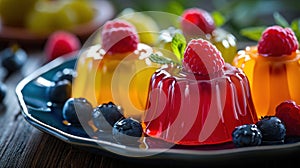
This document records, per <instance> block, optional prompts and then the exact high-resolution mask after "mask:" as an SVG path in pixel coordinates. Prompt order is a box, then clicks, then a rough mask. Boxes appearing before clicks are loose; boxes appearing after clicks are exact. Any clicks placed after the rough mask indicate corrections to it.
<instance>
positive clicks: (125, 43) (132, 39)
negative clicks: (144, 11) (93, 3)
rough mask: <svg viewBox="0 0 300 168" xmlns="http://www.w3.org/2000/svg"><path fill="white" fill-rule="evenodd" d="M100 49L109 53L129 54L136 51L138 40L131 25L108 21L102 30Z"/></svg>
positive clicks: (124, 22) (119, 21)
mask: <svg viewBox="0 0 300 168" xmlns="http://www.w3.org/2000/svg"><path fill="white" fill-rule="evenodd" d="M101 38H102V48H103V49H104V50H105V51H106V52H110V53H124V52H131V51H134V50H136V49H137V45H138V43H139V38H138V35H137V32H136V29H135V27H134V26H133V25H131V24H130V23H128V22H126V21H121V20H117V21H108V22H106V23H105V24H104V26H103V30H102V37H101Z"/></svg>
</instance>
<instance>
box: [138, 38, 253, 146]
mask: <svg viewBox="0 0 300 168" xmlns="http://www.w3.org/2000/svg"><path fill="white" fill-rule="evenodd" d="M182 64H183V66H182V67H179V66H175V65H165V66H163V67H162V68H161V69H159V70H157V71H156V72H155V73H154V74H153V75H152V78H151V81H150V89H149V96H148V104H147V110H146V111H145V115H144V117H143V122H142V125H143V130H144V132H145V133H146V134H147V135H149V136H151V137H156V138H160V139H163V140H165V141H168V142H172V143H175V144H182V145H207V144H219V143H225V142H230V141H231V140H232V137H231V133H232V131H233V130H234V128H235V127H236V126H239V125H241V124H250V123H255V122H257V120H258V119H257V115H256V112H255V108H254V105H253V102H252V97H251V92H250V88H249V82H248V79H247V77H246V75H245V74H244V73H243V72H242V71H241V70H240V69H238V68H236V67H233V66H231V65H230V64H228V63H225V62H224V60H223V58H222V56H221V53H220V52H219V50H217V48H216V47H215V46H214V45H212V44H211V43H210V42H208V41H206V40H203V39H194V40H191V41H190V42H189V44H188V46H187V48H186V50H185V53H184V59H183V62H182Z"/></svg>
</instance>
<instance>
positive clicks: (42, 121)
mask: <svg viewBox="0 0 300 168" xmlns="http://www.w3.org/2000/svg"><path fill="white" fill-rule="evenodd" d="M75 56H76V55H74V57H68V58H63V57H60V58H58V59H56V60H54V61H52V62H50V63H48V64H46V65H44V66H43V67H41V68H40V69H38V70H36V71H35V72H34V73H32V74H31V75H29V76H27V77H26V78H24V79H23V80H22V81H21V82H20V83H19V84H18V85H17V88H16V94H17V97H18V100H19V103H20V106H21V109H22V113H23V116H24V117H25V119H26V121H28V122H29V123H30V124H32V125H33V126H35V127H36V128H38V129H40V130H41V131H43V132H46V133H48V134H50V135H53V136H55V137H57V138H58V139H60V140H63V141H65V142H66V143H70V144H73V145H78V146H79V147H83V148H84V149H88V150H90V151H93V152H97V153H101V154H107V155H109V156H114V157H116V156H117V157H120V158H126V159H131V160H132V159H133V160H135V161H143V162H145V161H146V162H147V161H149V162H152V161H156V162H157V161H159V163H161V164H163V163H167V164H170V163H171V164H180V163H183V164H184V165H188V164H191V165H195V164H196V165H198V164H205V165H207V164H210V165H211V164H224V163H228V161H229V162H230V161H231V160H232V159H234V158H239V159H238V161H239V162H241V161H247V160H248V158H253V159H256V161H258V160H257V159H259V158H262V159H263V160H267V159H268V158H269V159H276V158H282V157H284V156H287V157H289V156H292V155H295V153H299V151H300V142H290V143H287V144H282V145H269V146H256V147H244V148H234V147H233V145H232V143H227V144H220V145H212V146H176V145H173V146H170V145H169V146H168V145H166V144H165V142H162V141H160V140H156V139H151V138H149V137H144V138H143V140H142V141H141V143H140V144H136V145H124V144H120V143H118V142H115V141H114V140H113V139H112V138H111V135H109V134H108V135H103V136H102V135H100V136H99V135H98V137H100V138H91V137H90V136H89V135H88V134H87V133H86V132H85V130H84V129H83V128H82V127H80V126H77V127H76V126H72V125H71V126H68V125H65V124H63V122H62V115H61V108H60V107H59V106H57V107H49V106H48V105H47V103H48V101H47V100H46V98H45V97H46V87H45V86H41V84H40V83H39V82H38V81H39V80H41V79H43V80H44V79H45V80H51V79H52V77H53V76H54V74H55V73H56V72H58V71H60V70H62V69H64V68H74V66H75V63H76V57H75ZM95 136H96V135H95ZM166 146H168V147H167V148H166ZM216 161H217V162H216Z"/></svg>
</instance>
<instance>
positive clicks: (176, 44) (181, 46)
mask: <svg viewBox="0 0 300 168" xmlns="http://www.w3.org/2000/svg"><path fill="white" fill-rule="evenodd" d="M171 48H172V51H173V53H174V54H175V55H176V57H177V58H178V60H180V61H181V60H182V59H183V56H184V51H185V48H186V40H185V38H184V36H183V35H182V34H180V33H175V35H174V36H173V38H172V42H171Z"/></svg>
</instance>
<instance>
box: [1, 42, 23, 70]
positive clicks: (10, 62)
mask: <svg viewBox="0 0 300 168" xmlns="http://www.w3.org/2000/svg"><path fill="white" fill-rule="evenodd" d="M0 57H1V58H2V66H3V67H4V68H5V69H6V70H7V72H8V73H13V72H15V71H18V70H20V69H21V68H22V66H23V65H24V64H25V62H26V60H27V53H26V52H25V51H24V50H23V49H22V48H19V46H18V45H12V46H11V47H9V48H6V49H5V50H3V51H2V52H1V54H0Z"/></svg>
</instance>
